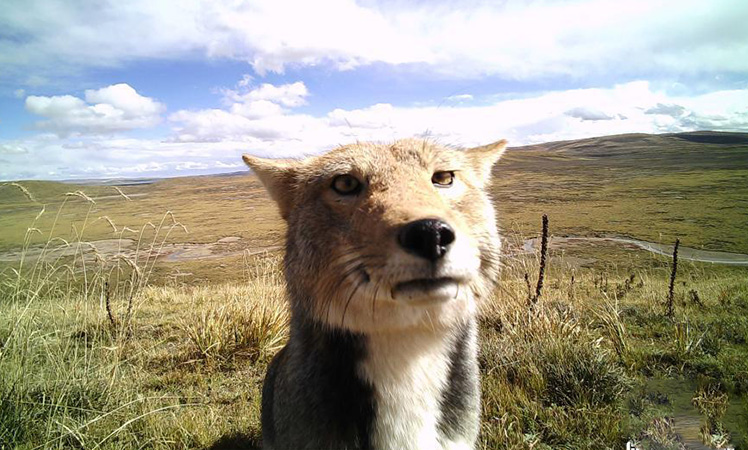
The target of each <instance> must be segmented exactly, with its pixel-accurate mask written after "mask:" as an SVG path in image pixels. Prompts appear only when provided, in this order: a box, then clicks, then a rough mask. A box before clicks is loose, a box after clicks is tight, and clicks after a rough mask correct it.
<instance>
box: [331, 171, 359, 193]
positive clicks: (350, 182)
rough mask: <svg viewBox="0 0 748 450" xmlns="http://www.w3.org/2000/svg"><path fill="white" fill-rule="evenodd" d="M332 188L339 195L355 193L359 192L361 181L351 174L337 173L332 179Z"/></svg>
mask: <svg viewBox="0 0 748 450" xmlns="http://www.w3.org/2000/svg"><path fill="white" fill-rule="evenodd" d="M332 189H333V190H334V191H335V192H337V193H338V194H340V195H356V194H358V193H359V192H361V182H360V181H358V179H356V177H354V176H353V175H348V174H346V175H338V176H337V177H335V178H333V180H332Z"/></svg>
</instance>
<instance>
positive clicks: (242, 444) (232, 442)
mask: <svg viewBox="0 0 748 450" xmlns="http://www.w3.org/2000/svg"><path fill="white" fill-rule="evenodd" d="M261 449H262V439H260V438H259V437H257V436H252V435H249V434H244V433H233V434H227V435H224V436H221V437H220V438H219V439H218V440H217V441H215V442H214V443H213V445H211V446H210V447H208V449H207V450H261Z"/></svg>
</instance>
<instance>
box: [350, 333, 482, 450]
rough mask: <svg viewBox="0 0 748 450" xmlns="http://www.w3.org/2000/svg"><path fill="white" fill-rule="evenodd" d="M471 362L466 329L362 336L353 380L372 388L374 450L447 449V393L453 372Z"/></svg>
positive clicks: (472, 351)
mask: <svg viewBox="0 0 748 450" xmlns="http://www.w3.org/2000/svg"><path fill="white" fill-rule="evenodd" d="M475 356H476V355H475V336H474V332H473V329H472V324H470V323H465V324H460V326H458V327H455V328H454V329H450V330H438V331H436V330H417V331H415V330H411V331H408V332H396V333H392V332H390V333H381V334H376V333H373V334H370V335H369V336H367V353H366V357H365V359H364V360H363V361H362V363H361V365H360V366H359V374H360V376H361V377H362V378H363V379H364V380H366V381H367V382H368V383H370V384H371V385H372V386H373V388H374V390H373V392H374V404H375V405H376V420H375V424H374V427H373V432H374V433H373V437H372V443H373V444H374V447H375V448H411V449H421V448H446V447H448V446H447V445H446V444H445V442H446V441H449V437H448V436H445V421H446V419H447V416H449V415H450V411H447V410H446V408H448V406H449V405H446V403H447V402H446V401H445V400H446V397H447V396H448V393H449V392H450V391H451V384H452V381H453V380H451V378H452V377H453V375H454V373H453V368H454V367H455V365H463V366H464V365H472V363H473V362H474V360H475ZM476 380H477V378H476ZM468 394H470V393H468ZM468 396H469V395H468Z"/></svg>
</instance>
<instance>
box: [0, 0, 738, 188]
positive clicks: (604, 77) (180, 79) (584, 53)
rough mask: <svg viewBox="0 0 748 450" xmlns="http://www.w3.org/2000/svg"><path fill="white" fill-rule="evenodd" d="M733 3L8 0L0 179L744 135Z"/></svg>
mask: <svg viewBox="0 0 748 450" xmlns="http://www.w3.org/2000/svg"><path fill="white" fill-rule="evenodd" d="M746 23H748V2H747V1H745V0H710V1H704V0H628V1H620V0H568V1H567V0H548V1H542V0H503V1H477V0H476V1H449V0H447V1H426V0H423V1H414V2H407V3H406V2H395V1H390V0H382V1H379V0H359V1H353V0H316V1H287V0H266V1H239V0H230V1H229V0H226V1H215V0H180V1H160V0H128V1H121V0H81V1H67V0H4V1H3V3H2V7H1V8H0V180H17V179H76V178H110V177H154V176H178V175H190V174H201V173H214V172H232V171H237V170H243V166H242V164H241V160H240V155H241V153H243V152H248V153H253V154H256V155H262V156H276V157H287V156H297V155H302V154H313V153H318V152H321V151H324V150H326V149H329V148H332V147H334V146H336V145H339V144H345V143H349V142H353V141H355V140H359V141H361V140H381V141H390V140H393V139H396V138H399V137H405V136H414V135H415V136H431V137H432V138H434V139H438V140H439V141H441V142H444V143H448V144H455V145H464V146H468V145H477V144H483V143H488V142H492V141H495V140H498V139H500V138H506V139H508V140H509V141H510V145H515V146H517V145H523V144H529V143H538V142H546V141H553V140H562V139H574V138H581V137H589V136H600V135H607V134H618V133H629V132H644V133H667V132H677V131H690V130H704V129H710V130H723V131H748V26H746Z"/></svg>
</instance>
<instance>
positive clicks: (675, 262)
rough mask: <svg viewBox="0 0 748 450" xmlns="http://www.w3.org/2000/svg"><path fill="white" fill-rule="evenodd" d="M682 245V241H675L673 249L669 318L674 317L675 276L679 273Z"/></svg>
mask: <svg viewBox="0 0 748 450" xmlns="http://www.w3.org/2000/svg"><path fill="white" fill-rule="evenodd" d="M679 245H680V239H676V240H675V247H674V248H673V270H672V272H670V287H669V288H668V294H667V316H668V317H671V318H672V317H673V313H674V311H673V297H674V295H673V289H674V288H675V275H676V272H677V271H678V246H679Z"/></svg>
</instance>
